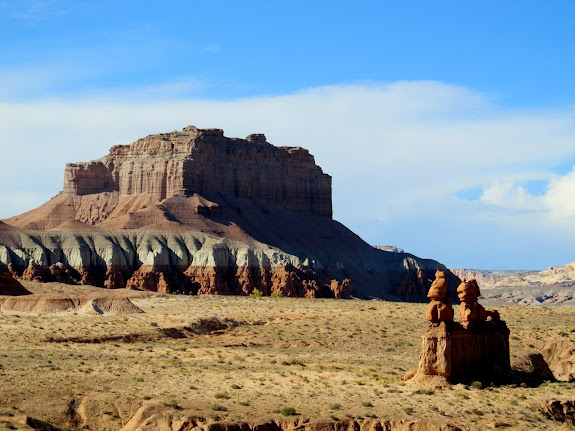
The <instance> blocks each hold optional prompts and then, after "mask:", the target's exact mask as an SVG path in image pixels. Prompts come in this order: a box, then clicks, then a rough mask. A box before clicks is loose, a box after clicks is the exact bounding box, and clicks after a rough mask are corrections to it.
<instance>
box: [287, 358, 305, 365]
mask: <svg viewBox="0 0 575 431" xmlns="http://www.w3.org/2000/svg"><path fill="white" fill-rule="evenodd" d="M282 365H301V366H302V367H303V366H305V365H304V363H303V362H302V361H300V360H299V359H295V358H291V359H288V360H287V361H282Z"/></svg>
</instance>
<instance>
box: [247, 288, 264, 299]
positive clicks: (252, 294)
mask: <svg viewBox="0 0 575 431" xmlns="http://www.w3.org/2000/svg"><path fill="white" fill-rule="evenodd" d="M250 296H255V297H261V296H264V294H263V292H262V291H261V290H259V289H258V288H257V287H256V288H254V290H252V293H250Z"/></svg>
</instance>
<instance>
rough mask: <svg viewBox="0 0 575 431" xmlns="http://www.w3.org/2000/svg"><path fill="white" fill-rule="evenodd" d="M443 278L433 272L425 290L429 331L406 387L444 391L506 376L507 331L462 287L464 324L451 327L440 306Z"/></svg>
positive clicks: (474, 290)
mask: <svg viewBox="0 0 575 431" xmlns="http://www.w3.org/2000/svg"><path fill="white" fill-rule="evenodd" d="M444 277H445V274H444V273H443V272H442V271H437V273H436V279H435V281H434V282H433V284H432V286H431V288H430V290H429V294H428V296H429V298H431V303H430V306H429V308H428V310H427V314H426V319H427V320H429V321H430V322H431V324H430V326H431V330H430V331H429V332H428V333H426V334H425V335H423V343H422V349H421V353H420V355H419V367H418V369H417V371H416V372H415V373H414V374H411V375H408V376H406V379H407V380H408V382H409V383H410V384H416V385H417V384H420V385H426V386H431V387H443V386H446V385H448V384H451V383H457V382H471V381H474V380H479V381H481V380H484V381H490V382H492V381H494V380H497V379H501V378H504V377H506V376H507V374H508V373H509V371H510V370H511V364H510V356H509V329H507V325H505V322H503V321H501V320H499V313H497V312H496V311H492V312H488V311H486V310H485V309H484V308H483V307H482V306H481V305H480V304H478V303H477V298H478V297H479V294H480V293H479V285H478V284H477V282H475V280H471V281H470V282H467V281H465V280H464V281H463V283H461V285H460V287H459V288H458V289H457V291H458V292H459V298H460V299H461V301H462V302H461V306H460V307H461V308H460V317H461V319H462V322H463V324H460V323H457V322H453V310H452V309H451V303H447V304H446V303H445V299H444V298H445V296H446V290H447V283H446V281H445V278H444ZM488 319H489V320H488Z"/></svg>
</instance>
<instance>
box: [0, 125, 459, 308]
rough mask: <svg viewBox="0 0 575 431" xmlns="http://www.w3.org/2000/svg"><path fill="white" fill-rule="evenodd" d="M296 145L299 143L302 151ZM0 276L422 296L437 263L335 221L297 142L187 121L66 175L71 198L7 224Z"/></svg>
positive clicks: (182, 288) (320, 177)
mask: <svg viewBox="0 0 575 431" xmlns="http://www.w3.org/2000/svg"><path fill="white" fill-rule="evenodd" d="M298 144H299V143H298ZM4 222H5V223H3V224H2V225H1V226H0V227H1V229H0V271H4V272H9V273H11V274H12V275H13V276H14V277H21V278H23V279H26V280H37V281H58V282H64V283H71V284H93V285H96V286H102V287H107V288H123V287H126V288H130V289H142V290H154V291H161V292H167V293H188V294H204V293H209V294H239V295H249V294H250V293H251V292H252V291H253V290H254V289H255V288H257V289H258V290H259V291H260V292H262V293H263V294H264V295H271V294H280V295H284V296H300V297H337V298H339V297H343V298H345V297H349V296H350V295H353V296H355V297H359V298H383V299H397V298H399V299H402V300H410V301H421V300H424V298H425V295H426V293H427V290H428V288H429V286H430V284H431V280H430V279H429V277H428V274H433V273H435V271H437V270H440V271H444V273H445V286H444V287H445V290H446V293H447V296H446V297H451V298H453V299H456V287H457V285H458V284H459V279H458V278H457V277H455V276H454V275H453V274H452V273H451V272H449V271H448V270H447V269H446V268H445V267H444V266H443V265H441V264H439V263H438V262H435V261H433V260H428V259H420V258H418V257H416V256H413V255H411V254H409V253H392V252H388V251H384V250H378V249H376V248H374V247H371V246H369V245H368V244H366V243H365V242H364V241H363V240H361V239H360V238H359V237H358V236H357V235H355V234H354V233H353V232H351V231H350V230H348V229H347V228H345V226H343V225H341V224H340V223H338V222H337V221H335V220H333V219H332V202H331V177H330V176H329V175H327V174H325V173H324V172H323V171H322V169H321V168H320V167H319V166H317V165H316V163H315V159H314V157H313V156H312V155H311V154H310V153H309V152H308V151H307V150H305V149H304V148H302V147H300V146H299V145H297V146H293V147H275V146H273V145H271V144H270V143H268V142H267V141H266V138H265V136H264V135H262V134H253V135H249V136H248V137H247V138H245V139H239V138H228V137H225V136H224V134H223V131H222V130H220V129H198V128H196V127H194V126H188V127H186V128H184V129H183V130H182V131H174V132H171V133H161V134H157V135H151V136H148V137H145V138H143V139H140V140H138V141H136V142H134V143H132V144H131V145H120V146H114V147H112V148H111V150H110V153H109V154H108V155H107V156H105V157H102V158H101V159H98V160H95V161H91V162H86V163H70V164H68V165H67V166H66V170H65V179H64V190H63V192H61V193H59V194H58V195H56V196H55V197H54V198H52V199H51V200H50V201H48V202H47V203H45V204H44V205H42V206H41V207H39V208H37V209H35V210H32V211H29V212H27V213H24V214H21V215H18V216H15V217H12V218H10V219H7V220H4Z"/></svg>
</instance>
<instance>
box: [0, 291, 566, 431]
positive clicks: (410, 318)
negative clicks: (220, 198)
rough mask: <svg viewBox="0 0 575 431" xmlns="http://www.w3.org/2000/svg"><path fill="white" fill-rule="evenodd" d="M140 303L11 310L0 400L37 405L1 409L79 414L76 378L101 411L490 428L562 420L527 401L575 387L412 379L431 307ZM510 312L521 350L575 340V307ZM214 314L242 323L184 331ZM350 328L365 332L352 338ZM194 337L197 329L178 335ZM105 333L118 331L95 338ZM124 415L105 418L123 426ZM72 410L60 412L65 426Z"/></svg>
mask: <svg viewBox="0 0 575 431" xmlns="http://www.w3.org/2000/svg"><path fill="white" fill-rule="evenodd" d="M41 287H42V288H44V289H47V288H49V286H46V285H42V286H41ZM83 288H85V286H66V289H83ZM133 302H134V303H135V304H136V305H137V306H138V307H140V308H141V309H143V310H144V311H145V313H144V314H140V315H138V316H134V317H129V318H126V317H125V316H121V315H119V316H114V315H107V316H79V315H76V316H74V315H65V316H63V315H59V316H56V315H45V316H32V315H24V314H22V315H20V316H19V317H15V316H14V315H9V314H4V315H0V345H2V346H6V348H5V349H2V351H1V352H0V362H1V364H2V366H1V368H0V379H1V380H2V390H0V406H11V405H16V406H18V407H21V408H22V406H24V407H23V408H24V411H23V412H19V411H17V410H13V409H9V408H7V407H3V408H2V409H1V410H6V412H9V413H12V414H14V415H15V416H16V415H25V414H31V413H32V412H29V411H26V409H29V407H28V406H30V405H34V406H35V407H34V408H35V412H42V411H45V412H50V413H46V415H45V416H42V415H41V414H37V413H35V414H34V415H33V416H34V417H38V418H39V419H42V418H43V417H44V418H48V417H52V416H49V415H55V413H53V412H57V411H62V412H66V411H67V410H66V409H67V407H66V403H67V402H69V400H70V388H73V391H74V394H73V397H74V398H75V400H76V408H77V406H78V403H80V402H82V400H83V399H84V397H86V396H88V395H87V394H98V396H99V397H103V398H105V399H106V401H105V402H103V403H102V407H99V408H98V413H100V412H101V410H106V411H114V412H115V410H114V408H113V407H111V406H113V405H114V403H116V402H127V401H126V400H132V399H133V400H134V403H141V402H142V401H151V402H152V403H165V404H166V409H170V408H179V407H180V405H181V406H183V408H184V409H185V410H182V412H181V414H182V415H184V414H187V409H188V406H191V408H192V409H193V412H194V414H197V415H199V416H203V417H214V416H218V417H220V418H222V420H224V419H225V420H230V421H235V420H238V419H239V418H248V417H249V419H250V421H251V420H257V421H259V420H261V421H262V423H263V421H267V420H269V419H270V418H271V417H274V416H276V417H283V416H284V415H283V408H291V409H293V410H294V412H293V413H295V414H296V415H297V414H300V415H301V417H302V418H307V417H309V418H312V419H313V418H319V417H323V418H329V417H330V416H333V417H339V418H340V419H345V418H359V417H363V418H371V417H378V418H383V419H390V420H391V419H405V418H406V417H408V418H409V420H411V421H419V420H425V421H431V422H438V423H446V422H448V423H453V424H455V425H457V426H460V427H462V428H465V426H464V425H465V424H466V423H467V422H466V420H468V421H469V420H471V419H473V421H474V426H475V427H476V428H477V429H489V428H490V427H491V424H493V423H499V422H501V423H503V422H506V423H514V424H517V425H516V426H517V429H537V427H539V428H545V427H546V428H547V429H553V426H552V423H551V422H550V420H549V419H546V418H544V417H543V416H541V415H539V414H535V413H531V412H530V410H529V409H528V408H527V407H526V406H528V405H530V404H531V403H532V402H533V401H534V400H537V399H542V398H560V397H563V398H568V397H570V396H572V395H571V392H572V385H570V384H565V383H552V382H549V383H545V384H543V385H541V386H539V387H537V388H536V389H534V388H532V387H522V386H521V385H520V384H517V385H514V386H495V387H493V388H490V387H486V388H483V389H481V388H480V385H479V382H477V383H475V382H474V383H470V385H469V387H468V388H467V389H466V388H465V386H463V385H457V386H454V387H453V390H432V389H423V388H417V387H409V386H405V385H404V383H403V380H402V378H403V376H404V375H405V374H407V373H408V372H409V371H411V370H413V369H415V368H417V361H418V356H419V349H420V344H419V342H418V340H419V339H420V336H421V334H423V333H425V332H426V331H427V330H428V327H427V322H426V321H425V319H424V315H425V310H426V304H407V303H393V304H392V303H386V302H383V301H377V302H375V301H373V302H362V301H358V300H349V301H334V300H326V299H317V300H309V299H294V298H269V297H262V298H261V299H258V300H254V298H249V297H225V296H221V297H215V296H196V297H177V298H176V297H169V298H162V297H155V298H140V299H133ZM391 311H393V313H391ZM499 311H500V313H501V314H502V316H503V318H504V319H505V320H506V321H507V323H508V325H509V326H510V329H511V331H512V334H513V335H515V336H517V337H518V338H519V340H513V341H512V343H513V344H512V346H511V355H512V356H513V357H519V356H521V355H523V354H526V353H531V352H534V351H537V350H538V349H540V348H542V347H543V345H544V344H545V343H547V342H548V341H565V340H571V341H573V342H575V332H572V331H571V329H572V328H573V323H572V322H573V321H574V320H575V310H573V309H572V308H571V309H570V308H567V307H554V308H544V307H540V308H534V307H503V308H499ZM208 316H217V318H218V319H220V320H221V321H225V319H233V321H234V322H241V323H240V324H239V325H237V326H234V327H233V328H230V329H227V330H226V331H225V333H222V332H216V333H208V334H202V335H198V334H195V333H189V332H188V333H186V332H185V331H183V328H184V327H185V326H189V327H190V328H192V327H194V328H195V327H196V326H194V324H195V322H199V321H201V320H202V319H206V317H208ZM519 317H523V319H522V320H520V319H518V318H519ZM121 320H124V321H125V322H126V323H124V324H119V322H120V321H121ZM151 322H153V323H155V325H156V326H153V325H151ZM31 323H32V324H34V325H35V327H32V326H31ZM41 328H43V329H41ZM159 328H162V330H159ZM535 328H539V329H535ZM172 330H173V335H174V337H173V338H172V337H171V336H170V335H169V334H170V331H172ZM178 331H180V332H178ZM351 333H355V335H354V337H353V338H347V335H348V334H351ZM562 333H565V334H567V336H565V335H564V334H562ZM166 334H168V335H166ZM178 334H180V335H178ZM182 334H183V335H184V336H185V337H189V338H187V339H185V338H184V339H182V338H177V337H179V336H182ZM50 337H52V339H55V338H58V339H59V340H60V341H58V342H55V341H50ZM106 337H107V338H108V339H109V341H97V342H96V341H94V340H97V339H99V340H102V339H106ZM82 340H85V341H82ZM149 340H152V342H150V341H149ZM388 349H389V351H388V352H386V350H388ZM48 361H50V362H48ZM480 389H481V390H480ZM47 394H50V395H49V396H48V395H47ZM130 402H131V401H130ZM58 403H61V404H62V405H61V406H60V407H58V408H55V407H54V406H58V405H59V404H58ZM215 403H218V404H215ZM285 406H287V407H285ZM405 409H407V410H405ZM286 412H287V410H286ZM461 412H467V413H465V414H462V413H461ZM173 413H174V412H173V411H172V413H171V414H173ZM178 414H179V413H178ZM115 416H116V414H114V415H106V420H107V421H111V423H114V424H115V425H119V426H117V429H120V428H121V427H122V425H121V422H120V419H117V418H116V417H115ZM286 417H294V416H293V415H288V416H286ZM2 418H3V417H2ZM67 418H68V416H62V417H60V418H59V419H58V418H57V419H58V420H60V422H59V423H66V421H67V420H69V419H67ZM466 418H467V419H466ZM0 419H1V418H0ZM334 420H335V419H334ZM0 428H2V426H0ZM65 428H66V427H65V426H63V427H62V429H65ZM68 428H70V426H68ZM111 428H114V426H111ZM90 429H96V428H93V427H92V428H90Z"/></svg>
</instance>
